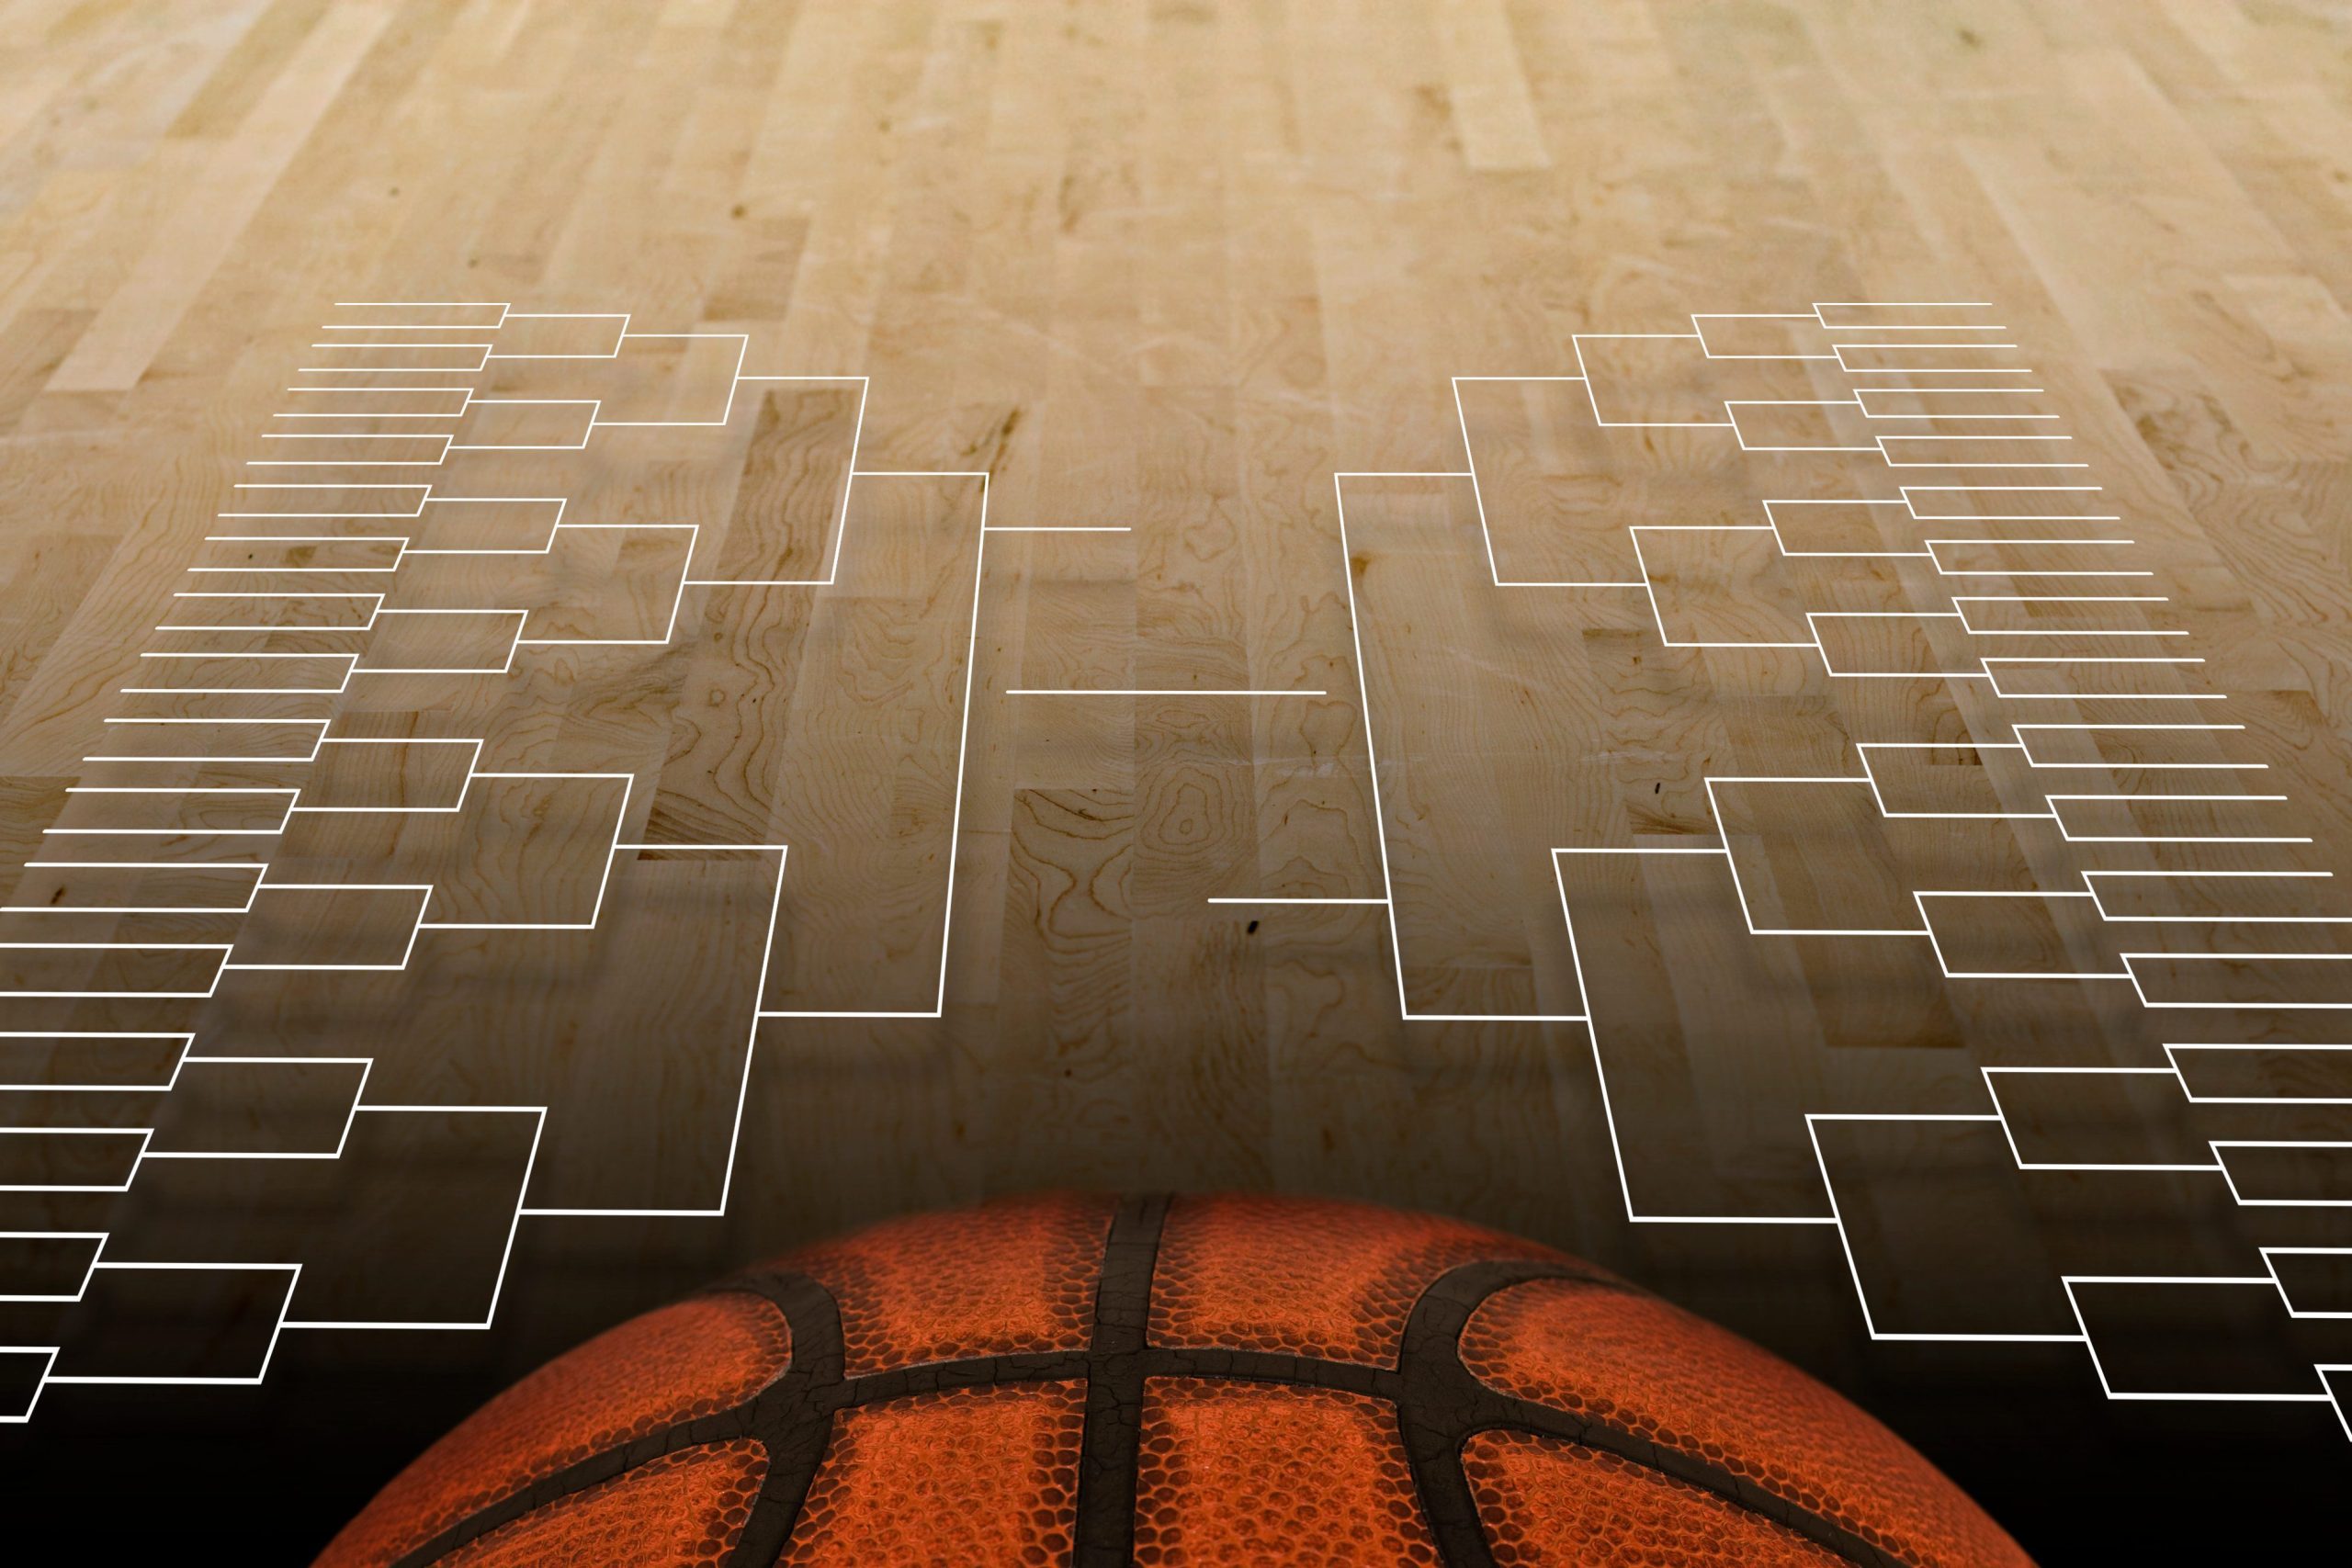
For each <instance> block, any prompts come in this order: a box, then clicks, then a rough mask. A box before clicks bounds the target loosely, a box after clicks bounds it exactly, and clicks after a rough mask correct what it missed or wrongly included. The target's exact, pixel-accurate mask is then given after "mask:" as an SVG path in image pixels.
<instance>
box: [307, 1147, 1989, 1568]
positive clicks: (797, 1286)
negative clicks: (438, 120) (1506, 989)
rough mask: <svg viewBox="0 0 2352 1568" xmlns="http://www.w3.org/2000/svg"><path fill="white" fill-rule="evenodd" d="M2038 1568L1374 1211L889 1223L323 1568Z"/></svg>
mask: <svg viewBox="0 0 2352 1568" xmlns="http://www.w3.org/2000/svg"><path fill="white" fill-rule="evenodd" d="M319 1562H320V1564H321V1568H571V1565H572V1564H582V1565H594V1568H772V1565H775V1564H784V1565H786V1568H842V1565H848V1564H866V1563H890V1564H894V1565H895V1564H919V1565H937V1568H995V1565H999V1564H1001V1565H1004V1568H1057V1565H1060V1564H1072V1565H1074V1568H1098V1565H1108V1564H1113V1563H1129V1562H1132V1563H1134V1564H1137V1565H1139V1568H1204V1565H1216V1568H1225V1565H1228V1564H1251V1565H1256V1564H1264V1565H1268V1568H1320V1565H1330V1568H1339V1565H1341V1564H1346V1565H1349V1568H1356V1565H1361V1564H1374V1565H1380V1568H1389V1565H1394V1568H1456V1565H1459V1564H1463V1563H1469V1562H1482V1563H1483V1562H1493V1563H1495V1564H1498V1565H1499V1568H1568V1565H1575V1568H1732V1565H1734V1564H1737V1565H1741V1568H1825V1565H1828V1564H1837V1563H1849V1564H1866V1565H1869V1568H2028V1565H2027V1559H2026V1557H2025V1555H2024V1553H2023V1552H2022V1551H2019V1550H2018V1547H2017V1545H2016V1543H2015V1542H2013V1541H2011V1540H2009V1538H2008V1537H2007V1535H2005V1534H2004V1533H2003V1532H2002V1531H2001V1529H2000V1527H1999V1526H1997V1525H1996V1524H1995V1523H1994V1522H1993V1521H1992V1520H1991V1519H1989V1518H1987V1517H1985V1514H1984V1513H1983V1511H1982V1510H1980V1509H1979V1508H1977V1507H1976V1506H1975V1505H1974V1504H1973V1503H1972V1502H1970V1501H1969V1499H1968V1498H1967V1497H1966V1496H1965V1495H1963V1494H1962V1493H1961V1492H1960V1491H1959V1490H1958V1489H1957V1488H1956V1487H1954V1486H1953V1485H1952V1484H1951V1482H1949V1481H1947V1480H1946V1479H1945V1478H1944V1477H1943V1476H1942V1475H1941V1474H1940V1473H1939V1472H1937V1471H1936V1470H1935V1468H1934V1467H1933V1466H1931V1465H1930V1464H1928V1461H1926V1460H1925V1459H1923V1458H1921V1457H1920V1456H1919V1455H1918V1454H1917V1452H1916V1451H1914V1450H1912V1449H1911V1448H1909V1447H1908V1446H1907V1445H1905V1443H1904V1442H1903V1440H1902V1439H1901V1438H1897V1437H1896V1436H1894V1434H1893V1433H1892V1432H1890V1431H1888V1430H1887V1429H1886V1428H1885V1427H1882V1426H1881V1425H1879V1424H1878V1423H1877V1422H1876V1421H1873V1420H1872V1419H1871V1417H1870V1416H1866V1415H1864V1414H1863V1413H1862V1412H1861V1411H1860V1410H1859V1409H1857V1408H1856V1407H1855V1406H1853V1405H1852V1404H1849V1403H1848V1402H1847V1401H1846V1400H1844V1399H1842V1398H1840V1397H1839V1396H1838V1394H1836V1393H1832V1392H1831V1391H1830V1390H1828V1389H1827V1388H1825V1387H1823V1386H1822V1385H1821V1384H1819V1383H1817V1382H1814V1381H1813V1380H1812V1379H1810V1378H1808V1377H1806V1376H1805V1375H1804V1373H1802V1372H1800V1371H1797V1370H1796V1369H1794V1368H1793V1367H1791V1366H1789V1365H1787V1364H1786V1363H1784V1362H1782V1361H1781V1360H1779V1359H1776V1358H1774V1357H1772V1356H1770V1355H1769V1354H1767V1353H1766V1352H1765V1351H1763V1350H1761V1349H1759V1348H1757V1347H1756V1346H1754V1345H1751V1344H1749V1343H1747V1341H1746V1340H1744V1339H1741V1338H1739V1337H1736V1336H1735V1335H1732V1334H1729V1333H1726V1332H1724V1330H1723V1329H1720V1328H1717V1327H1715V1326H1714V1325H1712V1324H1709V1323H1706V1322H1704V1321H1702V1319H1699V1318H1696V1317H1693V1316H1692V1315H1691V1314H1689V1313H1686V1312H1683V1311H1682V1310H1681V1309H1679V1308H1678V1307H1675V1306H1673V1305H1671V1304H1670V1303H1666V1302H1664V1301H1661V1300H1659V1299H1657V1297H1655V1296H1651V1295H1649V1294H1647V1293H1645V1292H1642V1291H1641V1290H1639V1289H1638V1288H1636V1287H1634V1286H1633V1285H1630V1284H1628V1283H1626V1282H1625V1281H1623V1280H1618V1279H1616V1278H1614V1277H1612V1276H1611V1275H1609V1274H1606V1273H1604V1272H1602V1271H1600V1270H1599V1269H1593V1268H1591V1267H1590V1266H1589V1265H1586V1264H1582V1263H1579V1262H1577V1260H1576V1259H1574V1258H1568V1257H1566V1256H1565V1255H1563V1254H1560V1253H1557V1252H1554V1251H1552V1250H1550V1249H1548V1248H1545V1247H1538V1246H1536V1245H1534V1244H1533V1243H1531V1242H1526V1241H1522V1240H1520V1239H1518V1238H1515V1237H1512V1236H1508V1235H1500V1234H1498V1233H1496V1232H1493V1231H1488V1230H1483V1229H1480V1228H1478V1227H1476V1226H1474V1225H1469V1224H1463V1223H1461V1222H1458V1221H1454V1220H1448V1219H1442V1218H1437V1217H1433V1216H1430V1215H1422V1214H1405V1213H1394V1212H1392V1211H1389V1210H1385V1209H1379V1208H1374V1207H1372V1206H1370V1205H1366V1204H1361V1203H1345V1202H1335V1201H1319V1200H1305V1199H1288V1198H1272V1197H1258V1196H1250V1197H1202V1198H1177V1199H1173V1200H1156V1199H1130V1200H1125V1201H1121V1200H1117V1199H1112V1198H1103V1197H1091V1196H1083V1195H1069V1194H1048V1195H1045V1196H1040V1197H1033V1198H1023V1199H1014V1200H1009V1201H1001V1202H995V1203H989V1204H985V1205H982V1206H981V1207H979V1208H977V1209H968V1210H964V1211H960V1212H957V1213H943V1214H930V1215H922V1216H917V1217H913V1218H909V1219H901V1220H894V1221H891V1222H889V1223H888V1224H880V1225H876V1226H873V1227H870V1228H868V1229H866V1230H864V1231H860V1232H858V1233H856V1234H855V1235H850V1236H848V1237H845V1238H843V1239H842V1240H839V1241H832V1242H827V1243H824V1244H822V1245H820V1246H816V1247H809V1248H805V1249H803V1250H802V1251H800V1252H797V1253H794V1254H790V1255H788V1256H786V1257H785V1258H779V1259H776V1260H775V1261H774V1262H772V1263H770V1264H767V1265H765V1266H763V1267H762V1268H760V1269H755V1270H752V1271H751V1272H749V1273H746V1274H744V1275H742V1276H741V1277H739V1278H737V1279H734V1280H725V1281H721V1282H720V1283H719V1284H718V1285H717V1286H714V1287H713V1288H712V1289H711V1290H710V1291H709V1292H707V1293H705V1294H703V1295H701V1296H697V1297H695V1298H694V1299H692V1300H690V1301H686V1302H683V1303H678V1304H677V1305H674V1306H671V1307H665V1308H662V1309H661V1310H660V1311H657V1312H653V1313H649V1314H646V1315H645V1316H643V1317H640V1318H638V1319H635V1320H633V1321H632V1322H629V1323H626V1324H623V1325H620V1326H619V1327H617V1328H616V1329H613V1330H611V1331H610V1332H609V1333H606V1334H605V1335H602V1336H600V1337H597V1338H594V1339H592V1340H590V1341H588V1342H587V1343H586V1344H584V1345H582V1346H581V1347H579V1348H577V1349H574V1350H572V1351H571V1352H569V1353H568V1354H566V1355H564V1356H561V1357H559V1358H558V1359H555V1360H554V1361H551V1362H549V1363H548V1365H547V1366H546V1367H544V1368H542V1369H540V1370H539V1371H537V1372H534V1373H532V1374H531V1375H530V1376H529V1377H527V1378H526V1379H524V1380H523V1381H522V1382H519V1383H517V1384H515V1387H514V1388H512V1389H510V1390H508V1391H507V1392H506V1393H503V1394H501V1395H499V1396H498V1397H497V1398H496V1399H493V1400H492V1401H491V1402H490V1403H489V1404H486V1405H484V1406H483V1407H482V1409H481V1411H479V1412H478V1413H476V1414H475V1415H474V1416H471V1417H470V1418H469V1419H468V1420H467V1421H465V1422H464V1423H463V1424H461V1425H460V1426H459V1427H457V1428H456V1429H455V1430H454V1431H452V1432H451V1433H450V1434H449V1435H448V1436H447V1438H443V1439H442V1440H441V1441H440V1442H439V1443H438V1444H436V1445H435V1447H434V1448H433V1449H431V1450H428V1451H427V1452H426V1453H425V1454H424V1456H423V1457H421V1458H420V1459H418V1460H417V1461H416V1462H415V1463H414V1464H413V1465H411V1466H410V1467H409V1468H408V1469H407V1470H406V1471H404V1472H401V1474H400V1475H399V1476H397V1477H395V1478H394V1479H393V1480H392V1482H391V1483H390V1484H389V1485H387V1486H386V1487H385V1488H384V1490H383V1491H382V1492H381V1493H380V1494H379V1495H378V1496H377V1498H376V1500H375V1501H374V1502H373V1503H372V1504H370V1505H369V1506H368V1508H367V1509H366V1510H365V1511H364V1512H363V1513H362V1514H361V1515H360V1516H359V1517H357V1518H356V1519H355V1520H353V1521H352V1523H351V1524H350V1525H349V1526H348V1527H346V1528H345V1530H344V1532H343V1533H342V1534H341V1535H340V1536H338V1537H337V1538H336V1539H335V1540H334V1542H332V1543H331V1544H330V1545H329V1546H328V1548H327V1550H326V1551H325V1553H324V1554H323V1555H322V1557H321V1558H320V1559H319Z"/></svg>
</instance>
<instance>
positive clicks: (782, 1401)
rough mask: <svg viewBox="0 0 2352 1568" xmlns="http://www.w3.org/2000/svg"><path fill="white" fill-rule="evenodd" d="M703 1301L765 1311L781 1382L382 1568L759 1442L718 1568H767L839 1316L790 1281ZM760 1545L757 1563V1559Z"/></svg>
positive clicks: (815, 1448) (815, 1420)
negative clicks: (778, 1345)
mask: <svg viewBox="0 0 2352 1568" xmlns="http://www.w3.org/2000/svg"><path fill="white" fill-rule="evenodd" d="M703 1293H704V1294H706V1295H715V1294H730V1293H731V1294H745V1293H748V1294H752V1295H757V1296H760V1297H763V1298H764V1299H765V1300H767V1301H769V1302H771V1303H775V1307H776V1309H777V1310H778V1311H779V1312H781V1313H782V1314H784V1317H785V1321H786V1323H787V1324H788V1325H790V1327H791V1330H792V1360H791V1363H790V1365H789V1366H788V1367H787V1368H786V1370H785V1371H784V1373H783V1374H782V1375H781V1376H779V1377H778V1378H776V1380H775V1382H771V1383H769V1384H768V1385H767V1386H766V1387H765V1388H763V1389H762V1390H760V1392H759V1393H755V1394H753V1395H752V1397H751V1398H749V1399H746V1400H744V1401H742V1402H741V1404H735V1405H733V1406H731V1407H729V1408H728V1409H725V1410H721V1411H718V1412H716V1413H714V1414H712V1415H708V1416H697V1417H695V1418H694V1419H693V1420H689V1421H682V1422H675V1423H673V1424H671V1425H669V1426H667V1427H662V1429H661V1430H659V1431H655V1432H649V1433H647V1434H646V1435H645V1436H644V1437H641V1438H635V1439H634V1440H632V1441H629V1442H627V1443H621V1444H617V1445H616V1446H615V1447H613V1448H609V1449H606V1450H603V1451H602V1452H599V1453H594V1454H591V1455H589V1456H588V1457H587V1458H586V1459H583V1460H581V1461H577V1462H575V1463H572V1464H569V1465H566V1466H565V1467H564V1468H562V1469H561V1470H559V1471H557V1472H554V1473H552V1474H550V1475H546V1476H542V1477H541V1478H540V1479H538V1480H537V1481H535V1482H533V1483H530V1484H529V1485H527V1486H525V1487H522V1488H520V1489H519V1490H517V1491H515V1492H514V1493H511V1494H509V1495H506V1496H505V1497H503V1498H501V1499H499V1500H498V1501H497V1502H495V1503H492V1504H491V1505H489V1506H486V1507H483V1508H480V1509H477V1510H476V1511H475V1512H473V1513H471V1514H469V1515H467V1516H466V1517H464V1518H462V1519H459V1520H458V1521H457V1522H456V1523H455V1524H452V1525H450V1526H449V1527H448V1528H447V1529H443V1530H442V1531H440V1532H439V1533H438V1534H436V1535H435V1536H433V1537H432V1538H431V1539H430V1540H425V1541H424V1542H422V1543H420V1544H419V1545H417V1546H415V1547H413V1548H412V1549H411V1550H409V1551H407V1552H405V1553H403V1554H402V1555H401V1557H400V1558H398V1559H397V1560H396V1561H395V1562H394V1563H393V1564H392V1568H431V1564H433V1563H435V1562H439V1561H440V1560H441V1559H442V1558H443V1557H445V1556H447V1554H448V1553H450V1552H452V1551H457V1550H458V1548H460V1547H463V1546H466V1545H468V1544H469V1543H471V1542H473V1541H476V1540H481V1538H482V1537H483V1536H486V1535H488V1534H490V1533H491V1532H492V1530H495V1529H498V1528H499V1527H501V1526H502V1525H506V1524H511V1523H512V1522H514V1521H515V1519H518V1518H520V1517H523V1516H524V1515H526V1514H528V1513H530V1512H532V1511H534V1510H535V1509H538V1508H543V1507H546V1506H548V1505H549V1504H552V1503H556V1502H560V1501H561V1500H562V1499H563V1498H566V1497H569V1496H571V1495H574V1494H576V1493H580V1492H584V1491H586V1490H588V1489H589V1488H590V1487H593V1486H596V1485H599V1484H601V1483H604V1482H606V1481H610V1480H612V1479H614V1478H615V1477H616V1476H619V1475H621V1474H624V1473H626V1472H628V1471H631V1470H634V1469H636V1468H637V1467H638V1466H639V1465H641V1464H646V1463H649V1462H650V1461H654V1460H657V1459H660V1458H662V1456H663V1455H665V1454H671V1453H675V1452H677V1451H679V1450H682V1449H690V1448H698V1447H700V1446H701V1445H703V1444H705V1443H723V1442H729V1441H732V1440H734V1439H736V1438H757V1439H759V1441H760V1444H761V1446H762V1448H763V1450H764V1451H765V1455H766V1460H767V1470H766V1472H765V1474H764V1475H763V1477H762V1480H761V1486H760V1495H759V1498H758V1500H757V1501H756V1502H755V1503H754V1504H753V1505H752V1517H751V1518H750V1520H748V1521H747V1522H746V1523H745V1525H744V1527H743V1534H742V1537H741V1540H739V1541H738V1542H737V1544H736V1549H735V1551H734V1552H733V1553H732V1554H730V1556H729V1559H728V1562H729V1568H738V1565H745V1568H748V1565H749V1564H752V1563H757V1564H759V1565H760V1568H767V1565H768V1564H770V1563H772V1562H775V1557H776V1555H777V1553H779V1552H780V1551H783V1549H784V1543H785V1540H786V1539H787V1538H788V1537H789V1535H790V1534H791V1528H792V1525H793V1524H794V1523H795V1522H797V1519H798V1517H799V1513H800V1505H801V1503H802V1501H803V1500H804V1499H805V1498H806V1497H807V1496H808V1493H809V1483H810V1482H811V1481H812V1480H813V1479H814V1478H815V1476H816V1473H817V1467H818V1466H819V1465H820V1464H821V1463H823V1462H824V1457H825V1450H826V1447H827V1445H828V1443H829V1442H830V1440H831V1429H832V1410H833V1409H834V1408H835V1404H834V1398H833V1396H834V1395H835V1394H836V1393H837V1392H838V1391H839V1390H840V1389H841V1388H842V1382H843V1380H842V1366H843V1349H842V1325H841V1314H840V1311H839V1309H838V1308H837V1307H836V1306H835V1305H834V1303H833V1299H832V1297H831V1295H830V1294H829V1293H827V1292H826V1291H825V1290H824V1288H823V1287H822V1286H820V1285H819V1284H817V1283H816V1281H814V1280H809V1279H807V1278H805V1277H803V1276H801V1275H797V1274H767V1273H751V1274H744V1275H739V1276H737V1277H736V1278H734V1279H731V1280H726V1281H724V1282H723V1283H721V1284H719V1285H717V1286H714V1287H712V1289H711V1290H709V1291H707V1292H703ZM763 1545H764V1547H765V1549H766V1551H767V1555H766V1556H765V1557H762V1556H759V1555H757V1553H758V1551H759V1549H760V1548H761V1546H763Z"/></svg>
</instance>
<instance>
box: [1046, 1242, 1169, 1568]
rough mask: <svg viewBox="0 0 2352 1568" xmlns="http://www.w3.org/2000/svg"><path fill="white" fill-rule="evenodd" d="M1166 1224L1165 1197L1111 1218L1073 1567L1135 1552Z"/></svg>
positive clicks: (1112, 1567) (1089, 1367) (1089, 1370)
mask: <svg viewBox="0 0 2352 1568" xmlns="http://www.w3.org/2000/svg"><path fill="white" fill-rule="evenodd" d="M1167 1222H1168V1199H1167V1198H1166V1197H1165V1196H1151V1197H1143V1198H1129V1199H1126V1200H1125V1201H1122V1202H1121V1203H1120V1204H1119V1207H1118V1211H1117V1212H1116V1213H1114V1214H1113V1215H1112V1217H1111V1231H1110V1234H1109V1235H1107V1236H1105V1237H1104V1238H1103V1267H1102V1270H1101V1272H1100V1273H1099V1274H1098V1275H1097V1276H1096V1281H1095V1286H1094V1334H1093V1338H1092V1339H1091V1341H1090V1342H1089V1344H1088V1347H1087V1353H1086V1428H1085V1432H1084V1434H1083V1436H1082V1437H1081V1438H1080V1445H1079V1462H1078V1518H1077V1524H1076V1528H1075V1529H1073V1531H1072V1535H1071V1540H1072V1550H1071V1552H1070V1565H1071V1568H1123V1565H1124V1564H1125V1563H1126V1562H1128V1561H1129V1560H1130V1559H1132V1558H1133V1556H1134V1555H1135V1536H1136V1457H1137V1455H1138V1453H1139V1452H1140V1450H1141V1449H1142V1445H1143V1394H1144V1380H1145V1379H1146V1378H1148V1376H1150V1375H1151V1374H1150V1368H1149V1365H1148V1360H1147V1355H1148V1352H1147V1350H1146V1347H1145V1340H1146V1338H1147V1337H1148V1331H1149V1329H1150V1326H1151V1282H1152V1275H1153V1274H1154V1272H1155V1271H1156V1270H1157V1269H1159V1236H1160V1232H1161V1230H1162V1228H1163V1227H1165V1225H1166V1224H1167Z"/></svg>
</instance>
